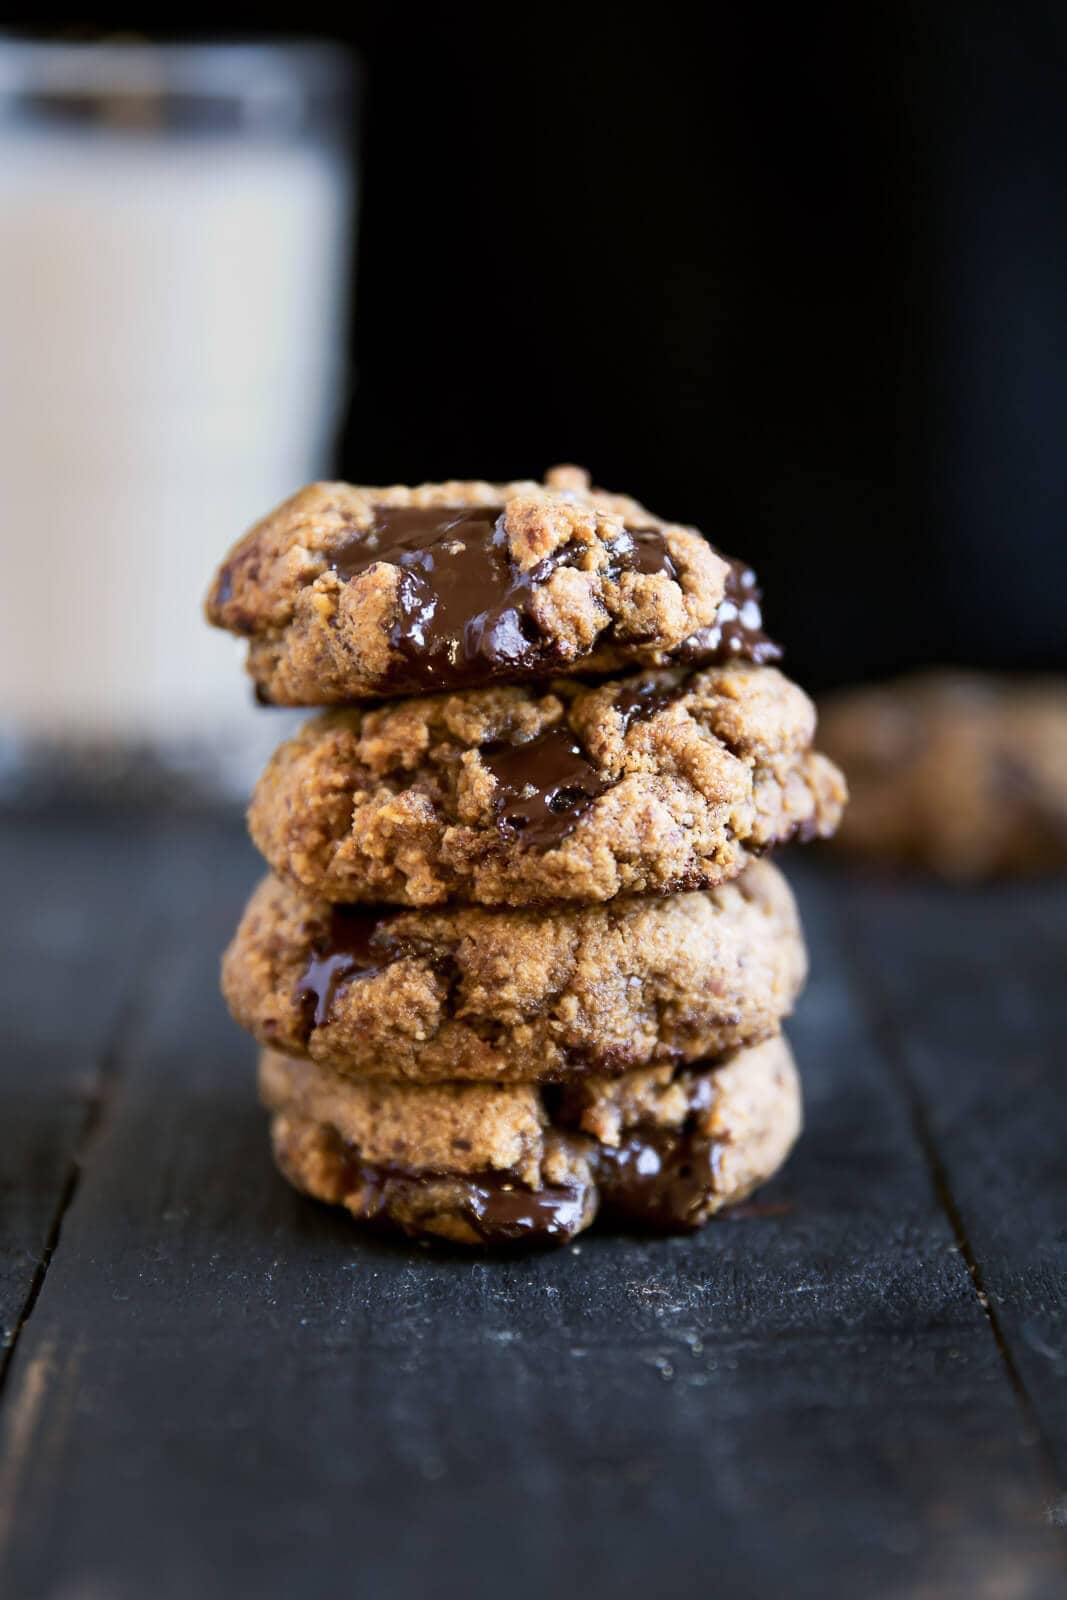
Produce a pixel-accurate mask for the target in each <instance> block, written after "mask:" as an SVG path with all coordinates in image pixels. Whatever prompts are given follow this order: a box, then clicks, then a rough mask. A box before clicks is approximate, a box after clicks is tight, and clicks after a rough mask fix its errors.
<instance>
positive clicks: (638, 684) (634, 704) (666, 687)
mask: <svg viewBox="0 0 1067 1600" xmlns="http://www.w3.org/2000/svg"><path fill="white" fill-rule="evenodd" d="M684 693H685V689H684V686H680V685H678V684H676V683H657V682H656V680H655V679H654V678H636V679H634V681H633V682H631V683H624V684H623V686H622V688H621V689H620V690H619V691H618V693H617V694H616V696H615V698H614V700H613V701H612V702H611V704H612V707H613V708H614V710H616V711H617V712H618V713H619V720H620V721H621V723H622V731H623V733H624V734H625V733H627V732H628V731H629V730H630V728H632V727H633V725H634V723H635V722H647V721H648V719H649V718H650V717H654V716H655V715H656V712H657V711H663V710H665V709H666V707H667V706H672V705H673V704H674V702H675V701H676V700H678V699H680V698H681V696H682V695H683V694H684Z"/></svg>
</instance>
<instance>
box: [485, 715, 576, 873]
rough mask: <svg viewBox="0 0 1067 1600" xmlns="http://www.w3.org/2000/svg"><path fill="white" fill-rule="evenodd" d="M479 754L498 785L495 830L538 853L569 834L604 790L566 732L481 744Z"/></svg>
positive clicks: (552, 731) (563, 730) (553, 729)
mask: <svg viewBox="0 0 1067 1600" xmlns="http://www.w3.org/2000/svg"><path fill="white" fill-rule="evenodd" d="M479 754H480V756H481V759H482V763H483V765H484V766H486V767H487V768H488V769H489V771H490V772H491V773H492V774H493V777H494V778H495V780H496V795H495V797H494V805H495V808H496V817H497V827H498V828H499V829H500V831H501V833H503V834H505V835H506V836H508V837H517V838H518V839H519V841H520V842H521V843H522V844H524V845H533V846H536V847H537V848H538V849H541V850H544V849H550V848H552V847H553V846H555V845H557V844H559V843H560V842H561V841H562V840H563V839H565V838H566V837H567V835H568V834H570V833H571V832H573V830H574V827H575V825H576V824H577V822H578V819H579V818H580V817H581V816H583V815H584V813H585V812H586V811H588V810H589V807H590V806H591V805H592V803H593V801H594V800H595V799H596V798H597V796H598V795H601V794H603V793H604V791H605V789H606V788H607V787H608V785H607V784H606V783H605V782H604V780H603V779H602V778H601V776H600V774H599V773H598V772H597V770H596V768H595V767H594V766H593V764H592V762H591V761H589V760H588V759H587V757H586V755H585V752H584V751H583V750H582V747H581V745H580V744H579V743H578V741H577V739H576V738H575V737H574V735H573V733H570V732H568V731H567V730H566V729H565V728H552V729H550V730H549V732H548V733H542V734H540V735H539V736H538V737H537V738H536V739H530V740H528V741H527V742H526V743H525V744H508V743H505V742H503V741H500V740H498V741H495V742H494V743H492V744H487V745H483V746H482V749H481V750H480V751H479Z"/></svg>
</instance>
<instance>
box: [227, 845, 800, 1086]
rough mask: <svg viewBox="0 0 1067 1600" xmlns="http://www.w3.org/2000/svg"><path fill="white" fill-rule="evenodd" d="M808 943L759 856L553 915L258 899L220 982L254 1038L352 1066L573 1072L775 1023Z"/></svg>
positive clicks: (463, 1072)
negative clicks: (730, 873)
mask: <svg viewBox="0 0 1067 1600" xmlns="http://www.w3.org/2000/svg"><path fill="white" fill-rule="evenodd" d="M805 970H806V957H805V951H804V944H803V940H802V936H801V932H800V927H799V924H798V921H797V913H796V907H795V905H794V902H793V897H792V894H791V892H790V890H789V886H788V885H787V883H786V882H785V879H784V878H783V877H782V875H781V874H780V873H779V872H778V871H777V869H776V868H774V867H773V866H771V864H770V863H769V862H755V863H754V864H753V865H752V866H751V867H749V868H748V870H747V872H745V873H744V874H743V875H742V876H741V877H740V878H738V879H737V880H735V881H734V882H733V883H730V884H724V885H722V886H721V887H719V888H717V889H712V890H708V891H704V892H700V893H692V894H683V895H677V896H675V897H673V898H671V899H621V900H614V901H612V902H610V904H608V905H606V906H590V907H563V908H558V907H557V908H554V909H553V910H551V911H543V910H542V911H534V910H528V909H526V910H515V911H512V910H507V911H491V910H486V909H484V908H480V907H476V906H454V907H449V908H447V909H445V910H441V911H426V910H423V911H408V910H396V909H384V910H383V909H382V908H380V907H377V908H373V907H372V908H363V909H360V908H358V907H355V908H354V907H345V906H330V905H329V904H327V903H325V902H323V901H316V900H309V899H307V898H306V897H305V896H304V895H301V894H300V893H299V892H298V891H297V890H295V889H293V888H291V887H290V886H289V885H287V884H284V883H282V882H280V881H279V880H278V879H277V878H268V879H266V880H265V881H264V882H263V883H262V884H261V885H260V887H259V888H258V889H257V890H256V892H255V894H254V895H253V896H252V899H251V901H250V902H249V905H248V907H247V909H246V911H245V914H244V917H243V919H242V921H241V925H240V927H239V929H238V931H237V934H236V937H235V938H234V941H233V943H232V944H231V946H230V948H229V950H228V951H227V953H226V956H225V958H224V961H223V992H224V993H225V995H226V999H227V1001H228V1003H229V1006H230V1009H231V1011H232V1012H233V1015H234V1017H235V1018H236V1020H237V1021H238V1022H239V1023H241V1025H242V1026H243V1027H245V1028H247V1029H248V1030H249V1032H251V1033H253V1034H254V1035H255V1037H256V1038H257V1039H258V1040H259V1041H260V1043H261V1044H263V1045H266V1046H269V1047H271V1048H274V1049H277V1050H282V1051H285V1052H288V1053H290V1054H295V1055H305V1054H306V1055H309V1056H311V1057H312V1058H313V1059H314V1060H316V1061H319V1062H322V1063H323V1064H325V1065H327V1066H330V1067H332V1068H334V1069H335V1070H336V1071H338V1072H340V1073H345V1074H349V1075H353V1076H365V1077H385V1078H410V1079H415V1080H418V1081H420V1082H424V1083H425V1082H433V1081H441V1080H449V1079H475V1080H477V1079H481V1080H483V1081H489V1082H494V1083H515V1082H524V1081H525V1082H534V1081H562V1080H565V1079H570V1078H575V1077H581V1076H583V1075H589V1074H594V1073H601V1074H607V1073H621V1072H626V1071H629V1070H631V1069H633V1068H636V1067H643V1066H648V1065H652V1064H655V1063H659V1062H664V1061H669V1062H678V1061H693V1060H697V1059H699V1058H700V1057H702V1056H710V1055H719V1054H721V1053H722V1052H723V1051H725V1050H729V1049H732V1048H734V1047H735V1046H736V1045H738V1044H742V1043H746V1042H749V1041H752V1040H756V1039H760V1038H764V1037H766V1036H767V1035H768V1034H770V1033H773V1032H774V1031H775V1030H776V1029H777V1027H778V1026H779V1024H780V1022H781V1019H782V1018H783V1017H784V1016H785V1015H786V1014H787V1013H788V1012H789V1010H790V1008H791V1007H792V1004H793V1001H794V999H795V998H796V995H797V993H798V991H799V989H800V986H801V984H802V983H803V981H804V976H805Z"/></svg>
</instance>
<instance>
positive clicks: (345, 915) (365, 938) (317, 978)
mask: <svg viewBox="0 0 1067 1600" xmlns="http://www.w3.org/2000/svg"><path fill="white" fill-rule="evenodd" d="M397 915H398V913H397V912H395V911H383V910H381V909H380V908H379V907H370V908H367V909H363V908H362V907H359V906H334V907H332V909H331V912H330V927H329V931H328V933H327V935H326V937H325V938H324V939H322V940H321V941H320V942H319V943H318V944H317V945H316V946H315V948H314V950H313V951H312V953H311V956H310V958H309V960H308V964H307V966H306V968H305V969H304V974H303V976H302V977H301V979H300V982H299V983H298V984H297V986H296V993H297V997H298V998H299V999H303V1000H307V1001H308V1002H314V1004H313V1006H311V1005H310V1004H309V1012H310V1014H311V1016H312V1017H313V1019H314V1026H315V1027H316V1028H321V1027H322V1026H323V1025H324V1024H325V1023H327V1022H328V1021H329V1019H330V1012H331V1011H332V1010H333V1003H334V1000H335V999H336V997H337V991H338V989H339V988H340V987H341V985H342V984H344V983H347V982H348V981H349V980H350V979H351V978H370V977H372V976H373V975H374V973H376V972H381V970H382V968H383V967H387V966H389V965H390V964H391V963H392V962H394V961H398V960H399V959H400V957H401V956H402V955H403V954H404V953H405V947H404V946H403V945H402V944H400V943H399V942H398V941H396V940H390V936H389V933H388V925H389V923H390V922H391V921H392V920H393V918H394V917H395V916H397Z"/></svg>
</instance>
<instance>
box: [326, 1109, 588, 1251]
mask: <svg viewBox="0 0 1067 1600" xmlns="http://www.w3.org/2000/svg"><path fill="white" fill-rule="evenodd" d="M338 1145H339V1148H343V1149H344V1150H345V1156H346V1159H345V1167H344V1174H343V1188H344V1195H343V1196H342V1197H340V1198H343V1199H344V1200H345V1201H346V1203H347V1204H348V1205H349V1207H350V1208H351V1209H353V1210H354V1211H355V1212H356V1214H357V1215H359V1216H360V1217H361V1218H362V1220H363V1221H365V1222H379V1223H399V1226H400V1227H402V1228H403V1229H404V1231H405V1233H410V1234H415V1235H417V1234H420V1233H422V1232H423V1231H424V1230H423V1229H422V1228H421V1227H420V1226H419V1214H420V1206H419V1200H420V1191H428V1202H429V1203H428V1204H427V1206H426V1207H425V1208H424V1209H425V1210H426V1211H430V1210H434V1211H437V1210H440V1205H439V1204H434V1200H435V1197H434V1195H433V1189H434V1187H435V1185H437V1184H440V1183H441V1182H442V1181H445V1182H447V1184H448V1187H449V1190H450V1197H449V1198H450V1204H451V1206H452V1207H453V1208H454V1209H455V1210H456V1211H458V1212H459V1213H460V1214H461V1215H462V1216H463V1218H464V1220H465V1221H466V1222H468V1223H469V1224H470V1226H471V1227H472V1228H473V1229H474V1231H475V1233H477V1234H478V1236H479V1238H480V1239H481V1240H482V1242H483V1243H484V1244H489V1245H492V1244H518V1243H524V1242H530V1241H534V1240H543V1241H544V1242H545V1243H549V1242H558V1243H565V1242H566V1240H568V1239H570V1238H572V1237H573V1236H574V1234H576V1233H577V1232H578V1230H579V1229H580V1228H581V1227H582V1224H583V1222H584V1220H585V1216H586V1210H587V1206H588V1198H589V1192H588V1190H587V1189H586V1188H584V1187H582V1186H581V1185H578V1184H559V1185H555V1186H546V1187H545V1188H543V1189H527V1188H525V1187H524V1186H523V1185H522V1184H521V1183H519V1182H517V1181H516V1180H515V1179H514V1178H513V1177H511V1176H509V1175H508V1173H506V1172H478V1173H473V1174H467V1173H458V1172H456V1173H452V1172H450V1173H445V1174H438V1173H433V1172H416V1171H413V1170H412V1169H411V1168H408V1167H402V1166H399V1165H392V1164H385V1163H371V1162H364V1161H361V1160H360V1159H359V1155H358V1153H357V1152H356V1151H354V1150H352V1149H351V1147H349V1146H344V1144H343V1141H341V1139H340V1136H339V1135H338ZM357 1195H358V1197H359V1198H358V1205H357V1204H355V1201H356V1196H357ZM394 1207H395V1208H396V1211H397V1212H399V1213H400V1214H399V1216H398V1215H396V1212H394V1209H393V1208H394Z"/></svg>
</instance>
